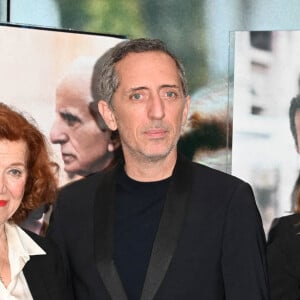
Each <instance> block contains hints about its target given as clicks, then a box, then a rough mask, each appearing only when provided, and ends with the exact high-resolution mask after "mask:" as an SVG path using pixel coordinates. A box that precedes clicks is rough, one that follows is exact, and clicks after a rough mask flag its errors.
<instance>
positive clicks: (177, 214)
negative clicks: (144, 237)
mask: <svg viewBox="0 0 300 300" xmlns="http://www.w3.org/2000/svg"><path fill="white" fill-rule="evenodd" d="M189 166H190V164H189V163H188V162H187V161H185V160H183V159H180V158H178V161H177V163H176V166H175V169H174V173H173V179H172V181H171V183H170V188H169V191H168V194H167V199H166V202H165V205H164V208H163V212H162V217H161V220H160V224H159V228H158V232H157V235H156V238H155V241H154V244H153V248H152V254H151V258H150V262H149V266H148V270H147V274H146V279H145V283H144V287H143V291H142V296H141V300H151V299H153V298H154V296H155V294H156V292H157V290H158V288H159V287H160V285H161V283H162V281H163V279H164V277H165V275H166V272H167V270H168V267H169V265H170V262H171V260H172V257H173V255H174V252H175V249H176V246H177V241H178V239H179V236H180V232H181V228H182V224H183V221H184V218H185V214H186V208H187V204H188V198H189V195H190V189H191V182H192V180H191V176H192V170H191V169H192V168H189Z"/></svg>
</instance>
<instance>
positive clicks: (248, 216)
mask: <svg viewBox="0 0 300 300" xmlns="http://www.w3.org/2000/svg"><path fill="white" fill-rule="evenodd" d="M96 65H97V64H96ZM93 85H94V87H95V88H96V90H97V89H98V93H99V95H102V97H101V98H100V99H99V102H98V109H99V112H100V113H101V115H102V117H103V119H104V121H105V123H106V125H107V126H108V128H110V129H111V130H113V131H114V130H118V132H119V135H120V140H121V145H122V150H123V155H124V162H123V163H120V164H119V165H118V166H117V167H116V168H114V169H112V170H109V171H107V172H102V173H98V174H95V175H92V176H90V177H88V178H86V179H84V180H80V181H79V182H76V183H73V184H71V185H69V186H67V187H66V188H65V189H63V190H62V191H61V193H60V195H59V198H58V202H57V203H58V204H57V208H56V210H55V212H54V219H53V223H52V224H51V225H50V231H49V236H50V237H51V238H52V239H54V240H55V241H56V242H57V244H58V245H59V247H60V248H61V250H62V252H63V254H64V258H65V261H66V267H67V268H68V270H69V273H70V278H71V280H72V285H73V288H74V294H75V298H76V299H114V300H125V299H128V300H138V299H142V300H150V299H155V300H176V299H189V300H192V299H205V300H225V299H226V300H241V299H243V300H254V299H255V300H263V299H266V300H267V299H269V296H268V289H267V281H268V280H267V275H266V274H267V271H266V263H265V237H264V232H263V229H262V223H261V218H260V215H259V212H258V210H257V207H256V204H255V200H254V197H253V193H252V190H251V187H250V186H249V185H248V184H247V183H245V182H243V181H241V180H239V179H237V178H235V177H233V176H230V175H227V174H225V173H222V172H219V171H216V170H213V169H211V168H208V167H205V166H202V165H200V164H196V163H193V162H191V161H189V160H186V159H185V158H184V157H182V156H181V155H180V154H179V153H178V151H177V143H178V139H179V137H180V134H181V129H182V126H183V125H184V124H185V122H186V119H187V116H188V110H189V104H190V97H189V96H188V91H187V84H186V79H185V73H184V69H183V67H182V65H181V63H180V62H179V60H178V59H177V58H176V57H175V56H174V55H173V54H172V53H171V52H170V51H169V50H168V49H167V48H166V46H165V44H164V43H163V42H161V41H160V40H152V39H136V40H129V41H124V42H121V43H120V44H118V45H116V46H115V47H114V48H112V49H110V50H109V51H108V53H106V57H105V61H104V63H103V65H102V68H101V69H97V67H95V68H94V74H93Z"/></svg>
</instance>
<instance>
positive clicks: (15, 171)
mask: <svg viewBox="0 0 300 300" xmlns="http://www.w3.org/2000/svg"><path fill="white" fill-rule="evenodd" d="M9 174H11V175H12V176H14V177H21V176H22V174H23V172H22V171H21V170H19V169H11V170H9Z"/></svg>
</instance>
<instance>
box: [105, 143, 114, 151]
mask: <svg viewBox="0 0 300 300" xmlns="http://www.w3.org/2000/svg"><path fill="white" fill-rule="evenodd" d="M107 150H108V152H113V151H114V145H113V144H112V143H109V144H108V145H107Z"/></svg>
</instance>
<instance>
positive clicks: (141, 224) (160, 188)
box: [114, 169, 170, 300]
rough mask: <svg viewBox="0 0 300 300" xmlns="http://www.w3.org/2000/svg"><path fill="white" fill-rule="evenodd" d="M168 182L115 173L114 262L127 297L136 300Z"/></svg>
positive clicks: (122, 172) (166, 180) (142, 282)
mask: <svg viewBox="0 0 300 300" xmlns="http://www.w3.org/2000/svg"><path fill="white" fill-rule="evenodd" d="M169 182H170V178H168V179H164V180H161V181H155V182H139V181H135V180H133V179H131V178H129V177H128V176H127V174H126V173H125V171H124V169H122V171H121V172H120V173H119V175H118V180H117V197H116V206H115V208H116V215H115V227H114V261H115V264H116V267H117V270H118V272H119V275H120V278H121V281H122V283H123V286H124V289H125V291H126V294H127V297H128V299H129V300H138V299H140V296H141V292H142V288H143V284H144V281H145V276H146V271H147V267H148V264H149V260H150V256H151V251H152V246H153V242H154V239H155V236H156V233H157V229H158V225H159V221H160V217H161V213H162V208H163V204H164V201H165V198H166V193H167V189H168V186H169Z"/></svg>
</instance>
